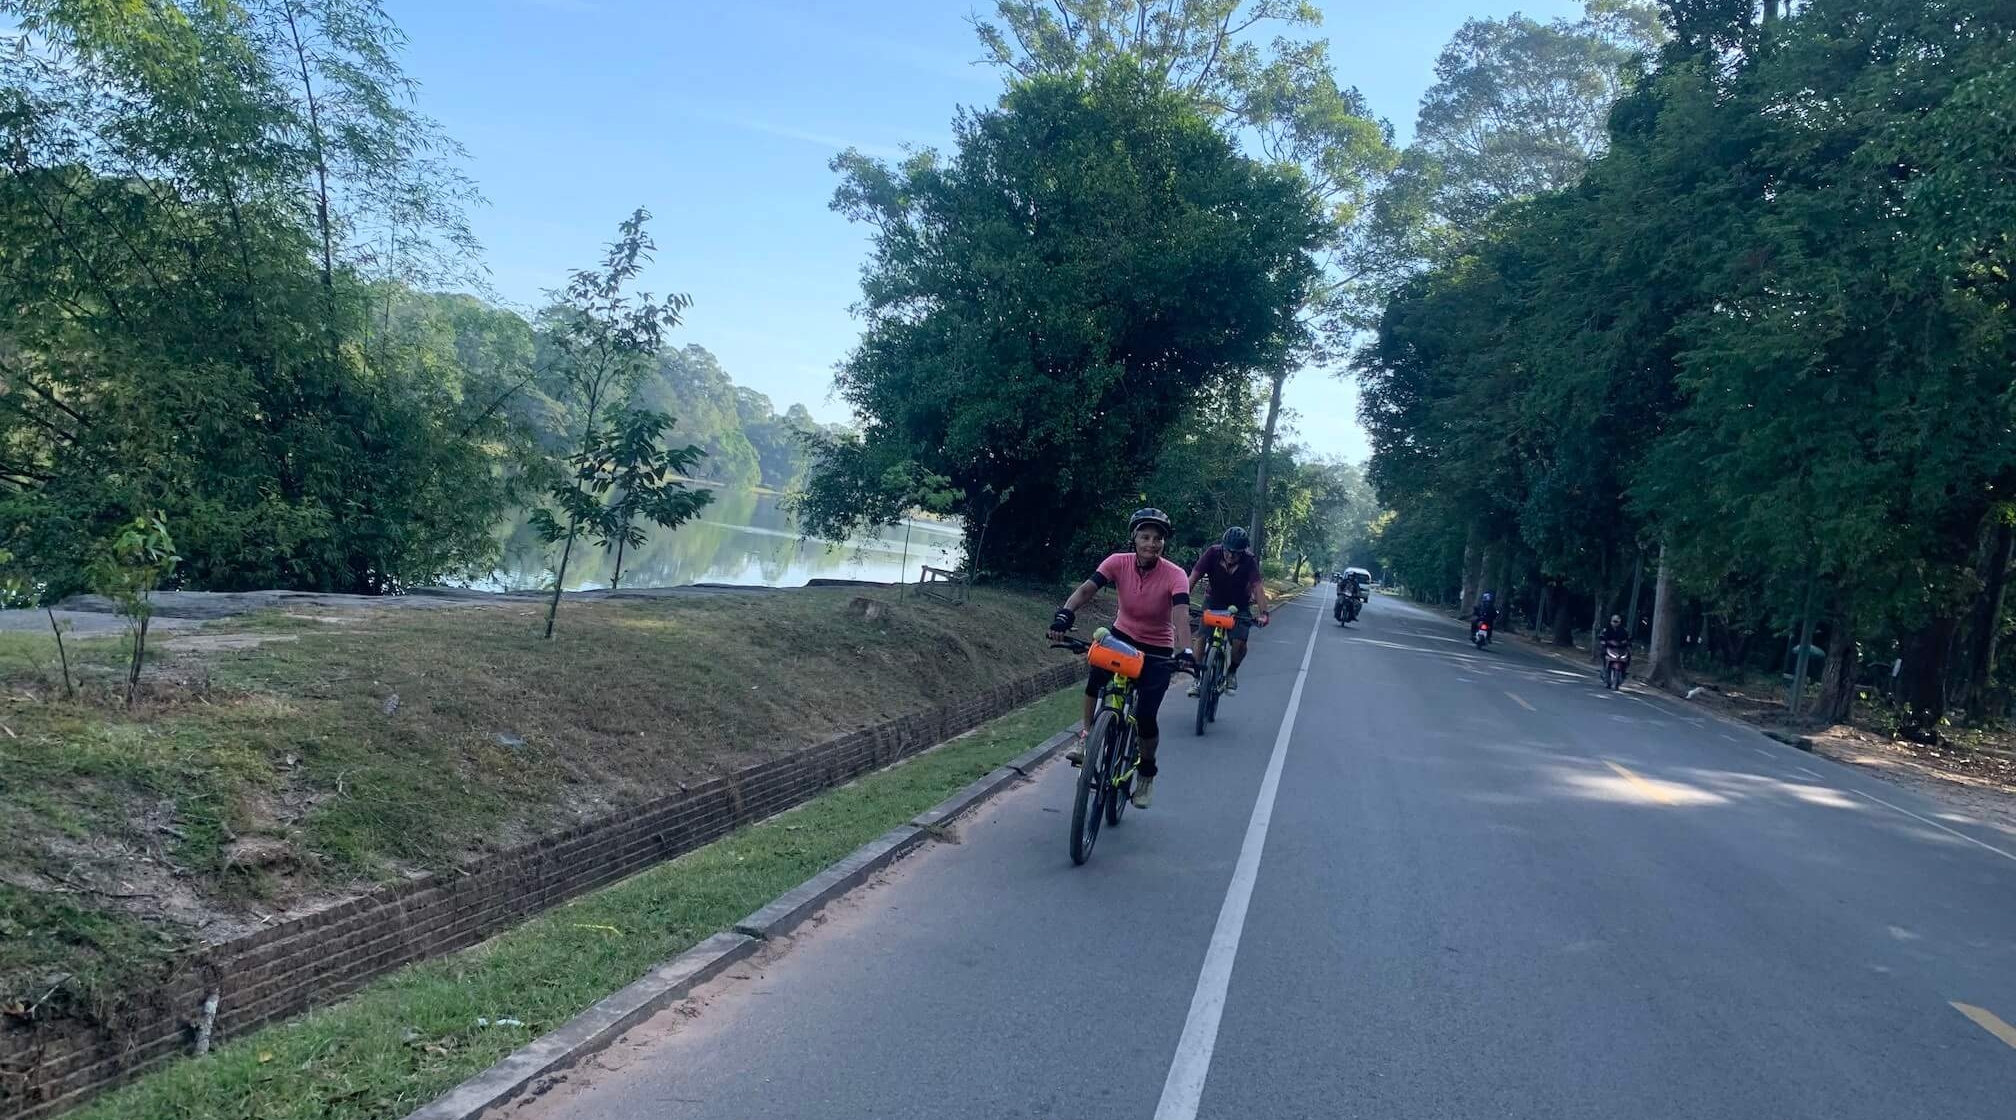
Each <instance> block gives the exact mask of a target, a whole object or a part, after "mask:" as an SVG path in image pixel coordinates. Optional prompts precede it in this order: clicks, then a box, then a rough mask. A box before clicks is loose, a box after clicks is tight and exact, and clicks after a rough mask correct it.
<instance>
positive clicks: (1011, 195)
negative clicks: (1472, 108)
mask: <svg viewBox="0 0 2016 1120" xmlns="http://www.w3.org/2000/svg"><path fill="white" fill-rule="evenodd" d="M954 128H955V133H956V136H957V144H956V151H955V152H953V153H952V154H950V155H949V156H941V155H940V154H938V153H935V152H925V153H920V154H918V155H915V156H913V157H911V158H910V159H908V160H906V161H904V162H903V163H901V164H900V165H896V166H891V165H888V164H885V163H881V162H878V161H875V160H871V159H868V158H866V157H864V156H861V155H859V154H856V153H849V154H847V155H844V156H842V157H841V158H840V159H838V160H836V161H835V169H836V170H838V171H840V172H841V173H842V175H843V183H842V185H841V187H840V189H839V190H838V192H837V193H836V195H835V199H834V206H835V208H836V209H838V210H840V211H842V212H843V213H846V214H847V215H848V216H849V217H852V218H854V219H855V220H857V221H860V222H862V223H864V224H866V225H868V226H869V228H870V230H871V237H872V241H873V252H872V256H871V260H870V263H869V265H868V266H867V268H866V270H865V273H864V278H863V299H862V305H861V312H862V315H863V317H864V319H865V329H864V332H863V337H862V341H861V344H860V345H859V346H858V347H857V348H856V349H855V351H854V352H853V353H852V354H850V355H849V356H848V358H847V360H846V361H845V362H843V363H842V366H841V369H840V372H839V376H838V378H837V384H838V387H839V390H840V393H841V395H842V397H844V398H845V399H846V400H847V402H848V403H849V404H850V405H852V406H853V407H854V408H855V410H856V412H857V413H858V414H859V416H860V417H861V422H862V427H861V433H860V436H859V437H858V439H854V440H847V441H841V442H838V443H835V444H832V445H829V446H828V447H827V448H826V449H825V451H824V452H823V454H822V458H821V459H820V461H819V464H818V467H817V469H816V470H815V471H814V473H813V476H812V478H811V479H810V481H809V483H808V497H807V501H806V503H805V507H804V510H805V516H806V519H807V525H808V527H810V528H812V529H813V530H814V531H817V532H820V533H822V534H825V535H829V536H837V535H844V534H846V533H848V532H850V531H852V530H853V529H855V528H857V527H859V526H861V525H863V524H865V523H870V522H872V521H873V520H874V519H876V518H878V517H880V518H886V517H887V516H889V515H890V511H891V509H892V506H891V504H890V502H888V501H887V500H882V501H878V500H877V499H878V497H886V495H887V488H886V487H882V486H881V485H880V480H882V479H883V478H885V477H892V476H891V470H892V468H897V467H900V466H901V465H902V464H905V463H916V464H918V465H920V466H921V467H922V468H923V469H925V470H927V471H929V472H931V473H933V474H937V475H942V476H944V477H946V478H947V479H949V480H950V481H951V485H952V487H953V488H954V489H956V490H957V491H959V492H960V493H961V495H962V496H961V497H960V499H959V500H958V501H957V502H956V503H955V507H954V508H955V511H956V512H958V513H959V514H960V515H962V516H963V517H965V518H966V521H967V525H968V537H969V556H970V557H972V558H974V559H975V561H976V563H977V564H978V565H979V566H982V567H987V568H994V569H997V570H1001V571H1006V572H1015V573H1022V574H1030V575H1039V576H1044V577H1049V576H1054V575H1056V574H1058V573H1059V572H1060V571H1062V570H1063V569H1064V567H1065V565H1066V563H1067V562H1068V561H1072V560H1076V559H1078V558H1079V557H1081V556H1082V555H1084V554H1086V553H1087V552H1088V551H1093V550H1096V549H1097V548H1098V547H1100V545H1101V544H1102V543H1104V542H1110V541H1111V540H1113V539H1114V537H1115V535H1116V534H1115V532H1114V530H1113V529H1112V522H1111V520H1110V519H1111V518H1113V517H1114V516H1115V514H1114V510H1116V509H1118V508H1119V507H1121V506H1124V505H1126V504H1127V503H1129V502H1136V503H1138V502H1139V501H1141V500H1142V497H1141V495H1142V483H1143V481H1144V479H1145V477H1146V475H1147V474H1148V472H1149V471H1150V470H1151V469H1152V467H1153V464H1154V461H1155V457H1156V454H1157V453H1158V451H1159V449H1160V447H1161V444H1162V442H1163V439H1164V437H1165V435H1166V434H1167V433H1168V432H1169V431H1170V430H1171V428H1172V426H1173V425H1175V424H1176V423H1177V422H1178V421H1179V420H1181V419H1182V418H1183V417H1184V416H1185V415H1186V413H1188V411H1189V410H1190V408H1191V404H1192V402H1193V400H1194V399H1195V398H1197V396H1198V395H1199V394H1200V393H1204V392H1206V391H1208V390H1210V389H1211V388H1213V387H1214V386H1219V385H1222V384H1224V383H1226V382H1228V381H1231V380H1234V379H1237V378H1239V377H1241V376H1242V375H1244V374H1246V373H1247V372H1248V371H1251V370H1253V369H1256V368H1264V367H1267V366H1269V365H1270V364H1272V363H1275V362H1277V361H1278V360H1279V358H1280V356H1281V355H1282V354H1283V353H1284V352H1285V351H1287V350H1289V349H1291V348H1293V347H1294V346H1296V345H1298V344H1299V343H1300V342H1301V340H1302V331H1303V327H1302V325H1301V324H1300V323H1299V322H1298V321H1297V319H1296V316H1295V311H1296V308H1297V307H1298V305H1299V304H1300V302H1301V299H1302V297H1303V295H1304V294H1305V293H1306V292H1307V290H1308V288H1309V286H1310V284H1311V283H1312V282H1313V280H1314V278H1315V276H1316V272H1317V265H1316V263H1315V260H1314V258H1313V252H1314V250H1315V248H1316V247H1317V245H1318V244H1319V242H1320V239H1321V237H1322V219H1321V215H1320V214H1319V213H1318V211H1317V209H1316V207H1315V205H1314V202H1313V199H1312V198H1311V196H1310V194H1309V191H1308V188H1307V184H1306V183H1305V182H1304V181H1303V179H1302V178H1301V176H1300V175H1299V174H1298V173H1296V172H1294V171H1293V170H1292V169H1284V168H1279V167H1273V166H1267V165H1263V164H1261V163H1258V162H1256V161H1254V160H1251V159H1248V158H1246V157H1244V156H1241V155H1240V154H1239V153H1238V152H1236V151H1235V150H1234V148H1233V145H1232V143H1231V141H1230V140H1229V139H1228V138H1227V137H1226V136H1225V135H1224V134H1223V133H1222V132H1220V131H1219V130H1218V129H1217V128H1216V127H1214V126H1213V124H1212V122H1211V121H1209V120H1207V119H1206V118H1205V117H1204V115H1203V114H1202V113H1201V112H1200V111H1199V110H1198V108H1197V106H1196V105H1195V103H1194V102H1193V101H1191V100H1190V99H1188V98H1185V97H1183V96H1181V95H1179V94H1176V93H1173V92H1171V91H1169V90H1168V89H1167V88H1165V87H1164V86H1163V85H1162V84H1161V83H1160V82H1159V81H1157V80H1153V79H1152V78H1151V77H1150V76H1149V75H1148V74H1146V73H1145V72H1144V71H1143V70H1142V69H1141V68H1140V67H1139V66H1138V65H1137V64H1133V63H1131V62H1127V61H1125V60H1120V61H1116V62H1113V63H1110V64H1107V65H1104V66H1102V67H1099V68H1097V69H1093V70H1087V71H1083V72H1079V73H1074V74H1072V75H1068V76H1055V75H1041V76H1038V77H1035V78H1032V79H1030V80H1028V81H1026V82H1023V83H1021V84H1018V85H1017V86H1015V87H1013V88H1012V89H1010V91H1009V92H1008V93H1007V94H1006V95H1004V96H1003V98H1002V99H1001V104H1000V106H999V107H998V108H996V109H991V110H985V111H977V112H968V113H963V114H961V116H960V117H959V118H958V120H957V121H956V122H955V125H954ZM899 473H900V472H899ZM1121 516H1124V510H1122V511H1121ZM990 525H991V526H992V531H991V535H989V536H987V537H986V538H985V540H983V534H989V526H990ZM988 541H991V542H992V544H991V547H988V548H983V545H985V544H986V543H987V542H988Z"/></svg>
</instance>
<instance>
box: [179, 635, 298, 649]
mask: <svg viewBox="0 0 2016 1120" xmlns="http://www.w3.org/2000/svg"><path fill="white" fill-rule="evenodd" d="M300 640H301V639H300V636H299V635H296V634H191V635H189V636H188V637H186V638H170V639H168V640H167V641H165V642H161V643H159V644H160V647H161V648H162V649H163V650H166V651H167V652H169V653H221V652H223V651H225V650H234V649H257V648H259V647H260V646H263V645H265V644H267V643H268V642H298V641H300Z"/></svg>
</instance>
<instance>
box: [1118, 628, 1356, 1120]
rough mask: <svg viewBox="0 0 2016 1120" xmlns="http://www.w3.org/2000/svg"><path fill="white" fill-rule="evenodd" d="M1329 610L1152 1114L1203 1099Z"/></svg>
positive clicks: (1191, 1115)
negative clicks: (1298, 714)
mask: <svg viewBox="0 0 2016 1120" xmlns="http://www.w3.org/2000/svg"><path fill="white" fill-rule="evenodd" d="M1329 597H1330V596H1329V594H1327V593H1326V594H1325V595H1324V599H1325V600H1326V601H1327V600H1328V599H1329ZM1320 605H1321V604H1319V606H1320ZM1328 615H1329V612H1328V611H1324V610H1318V611H1317V612H1316V624H1315V625H1314V626H1312V627H1310V628H1309V644H1308V645H1307V646H1305V647H1303V649H1302V667H1301V668H1300V669H1298V670H1296V673H1295V687H1294V688H1293V689H1292V690H1290V692H1289V693H1288V710H1287V711H1286V712H1284V713H1282V715H1281V730H1280V731H1279V732H1278V733H1276V734H1275V736H1274V753H1273V754H1272V755H1271V756H1270V757H1269V758H1268V759H1267V775H1266V777H1264V778H1261V779H1260V795H1259V796H1258V797H1257V798H1255V799H1254V801H1253V816H1252V817H1251V818H1250V819H1248V820H1247V822H1246V839H1245V841H1244V842H1243V843H1242V844H1240V845H1239V862H1238V863H1237V864H1236V865H1235V866H1234V867H1233V868H1232V884H1231V885H1230V886H1229V887H1227V888H1226V889H1225V904H1224V905H1223V906H1221V907H1219V909H1218V926H1217V928H1216V929H1213V930H1212V931H1211V946H1210V948H1208V949H1206V950H1205V951H1204V967H1203V968H1202V969H1200V970H1199V971H1198V973H1197V991H1196V992H1195V994H1193V995H1192V996H1191V997H1190V1014H1189V1016H1188V1017H1187V1018H1185V1019H1184V1020H1183V1037H1182V1038H1181V1039H1179V1040H1177V1043H1176V1056H1175V1058H1174V1059H1172V1060H1171V1061H1170V1063H1169V1076H1168V1078H1166V1079H1165V1080H1164V1081H1163V1082H1162V1102H1161V1103H1160V1104H1158V1105H1156V1106H1155V1120H1196V1116H1197V1105H1198V1103H1199V1102H1201V1101H1202V1100H1203V1099H1204V1079H1205V1077H1206V1076H1208V1075H1209V1074H1210V1072H1211V1051H1212V1050H1213V1049H1215V1048H1216V1047H1217V1045H1218V1020H1219V1018H1220V1017H1221V1016H1223V1015H1224V1013H1225V993H1226V990H1227V989H1228V988H1229V987H1230V986H1231V983H1232V962H1233V961H1234V960H1235V959H1236V958H1237V957H1238V955H1239V935H1240V934H1241V933H1242V932H1244V931H1245V928H1246V906H1247V904H1248V903H1249V902H1251V901H1252V900H1253V883H1254V881H1255V880H1257V879H1258V878H1259V877H1260V852H1261V849H1263V848H1265V847H1266V846H1267V826H1268V824H1270V823H1271V822H1272V821H1273V819H1274V795H1275V794H1276V793H1277V792H1278V791H1279V790H1280V788H1281V765H1282V763H1283V762H1285V761H1286V760H1287V758H1288V739H1289V737H1290V736H1292V735H1293V734H1294V733H1295V713H1296V712H1297V711H1298V710H1299V709H1300V708H1301V707H1302V686H1303V684H1304V683H1306V682H1307V681H1308V680H1309V660H1310V658H1311V657H1313V656H1314V655H1315V653H1316V635H1317V633H1318V632H1320V631H1321V630H1322V628H1323V620H1324V619H1325V618H1326V617H1328Z"/></svg>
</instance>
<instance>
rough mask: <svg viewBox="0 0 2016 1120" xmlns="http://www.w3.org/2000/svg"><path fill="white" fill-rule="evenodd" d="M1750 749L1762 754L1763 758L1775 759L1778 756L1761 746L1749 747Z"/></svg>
mask: <svg viewBox="0 0 2016 1120" xmlns="http://www.w3.org/2000/svg"><path fill="white" fill-rule="evenodd" d="M1750 749H1751V750H1753V751H1756V752H1757V753H1758V754H1761V755H1763V756H1764V757H1765V758H1770V759H1775V758H1777V757H1778V756H1777V755H1775V754H1772V753H1771V752H1770V751H1767V750H1765V749H1764V748H1763V747H1751V748H1750Z"/></svg>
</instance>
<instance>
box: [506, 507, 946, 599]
mask: <svg viewBox="0 0 2016 1120" xmlns="http://www.w3.org/2000/svg"><path fill="white" fill-rule="evenodd" d="M906 527H907V529H908V530H909V538H910V539H909V548H908V562H907V563H906V562H905V559H904V556H905V549H904V531H905V529H906ZM650 531H651V536H650V539H648V540H647V541H645V543H644V545H643V546H642V547H641V548H634V549H630V550H628V551H626V552H625V553H624V556H623V586H625V587H676V586H679V585H681V584H688V583H726V584H736V585H740V586H764V587H799V586H802V585H804V584H805V583H807V582H809V581H811V580H813V579H860V580H872V581H876V582H881V583H894V582H896V581H898V580H899V579H908V580H911V581H915V580H916V578H917V568H918V565H920V564H930V565H931V566H932V567H936V568H951V567H955V566H957V564H958V561H959V556H960V549H959V530H958V527H957V526H956V525H949V524H940V523H937V522H930V521H915V522H908V523H906V524H905V525H896V526H893V527H891V528H889V529H886V530H883V532H882V533H881V534H880V535H878V536H875V537H868V538H863V539H860V540H854V541H849V542H848V543H846V544H843V545H829V544H827V543H826V542H824V541H816V540H813V541H801V540H799V539H798V529H797V527H796V525H795V524H794V523H793V520H792V518H791V515H790V513H788V512H786V511H785V510H784V509H782V508H781V507H780V506H779V504H778V499H777V498H776V497H775V496H773V495H769V494H758V493H755V492H753V491H747V490H739V491H738V490H716V491H715V492H714V500H713V501H712V502H711V503H709V504H708V506H707V508H706V509H704V510H702V511H701V515H700V518H699V519H698V520H695V521H689V522H687V523H686V524H684V525H681V526H680V527H679V528H677V529H673V530H670V531H667V530H663V529H658V528H656V527H655V526H654V527H652V529H651V530H650ZM503 545H504V552H503V558H502V560H501V563H500V568H499V570H498V571H497V573H496V574H495V576H494V577H493V578H491V579H489V580H479V581H473V582H472V583H471V584H470V586H472V587H478V588H482V589H484V590H487V591H528V590H536V589H540V588H550V587H552V586H553V566H554V564H555V563H557V562H558V560H559V557H560V547H559V546H558V545H548V544H545V543H544V542H542V541H540V539H539V537H538V536H537V534H535V533H533V531H532V527H531V526H530V525H529V524H527V523H526V522H525V521H523V520H520V521H518V522H517V523H516V524H514V525H512V526H511V528H510V529H509V530H508V531H507V532H506V534H505V536H504V541H503ZM615 561H616V557H615V554H614V553H605V552H603V551H602V550H601V549H599V548H594V547H584V546H583V545H581V544H579V543H577V544H576V545H575V546H574V556H573V559H571V560H569V561H568V563H567V590H569V591H588V590H594V589H596V588H603V587H607V586H609V576H610V574H611V573H612V571H613V570H614V569H615V566H616V563H615Z"/></svg>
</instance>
